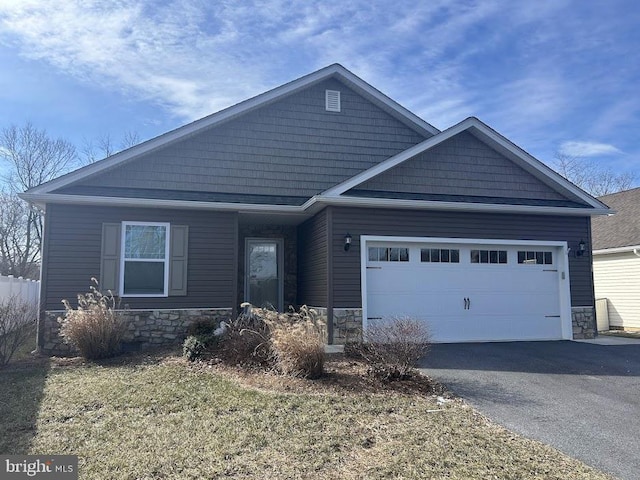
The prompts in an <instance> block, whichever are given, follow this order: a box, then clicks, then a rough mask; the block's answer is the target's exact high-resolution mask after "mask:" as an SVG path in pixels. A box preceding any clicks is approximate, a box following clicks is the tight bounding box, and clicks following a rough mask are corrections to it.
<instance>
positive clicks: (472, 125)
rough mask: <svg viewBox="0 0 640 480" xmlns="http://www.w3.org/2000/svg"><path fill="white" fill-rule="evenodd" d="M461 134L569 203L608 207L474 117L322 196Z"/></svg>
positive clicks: (354, 184) (345, 188)
mask: <svg viewBox="0 0 640 480" xmlns="http://www.w3.org/2000/svg"><path fill="white" fill-rule="evenodd" d="M462 132H469V133H471V134H472V135H474V136H475V137H477V138H479V139H480V140H482V141H483V142H484V143H486V144H488V145H489V146H491V147H492V148H494V149H495V150H496V151H498V152H500V153H501V154H503V155H504V156H506V157H507V158H509V159H510V160H512V161H513V162H515V163H516V164H517V165H519V166H520V167H522V168H523V169H524V170H526V171H527V172H529V173H530V174H532V175H534V176H535V177H536V178H538V179H539V180H541V181H542V182H543V183H545V184H547V185H549V186H550V187H551V188H553V189H555V190H556V191H558V192H560V193H562V194H564V195H565V196H567V197H568V198H570V199H575V200H579V201H581V202H583V203H584V204H586V205H587V206H589V207H592V208H594V209H596V210H600V211H601V212H600V213H604V212H602V210H607V206H606V205H605V204H604V203H602V202H600V201H599V200H597V199H596V198H594V197H592V196H591V195H589V194H588V193H586V192H585V191H583V190H582V189H580V188H579V187H577V186H576V185H574V184H573V183H571V182H570V181H568V180H567V179H565V178H564V177H562V176H561V175H559V174H558V173H556V172H555V171H553V170H552V169H551V168H549V167H547V166H546V165H545V164H544V163H542V162H540V161H539V160H537V159H536V158H534V157H533V156H532V155H530V154H528V153H527V152H525V151H524V150H522V149H521V148H520V147H518V146H517V145H515V144H514V143H513V142H511V141H510V140H508V139H507V138H505V137H503V136H502V135H500V134H499V133H498V132H496V131H495V130H493V129H492V128H490V127H489V126H488V125H486V124H485V123H483V122H481V121H480V120H479V119H477V118H476V117H469V118H467V119H465V120H463V121H462V122H460V123H458V124H456V125H454V126H452V127H450V128H448V129H446V130H444V131H442V132H440V133H439V134H437V135H434V136H433V137H430V138H428V139H427V140H425V141H424V142H421V143H419V144H417V145H415V146H413V147H411V148H408V149H406V150H405V151H403V152H401V153H399V154H397V155H395V156H393V157H391V158H389V159H388V160H385V161H384V162H381V163H379V164H377V165H375V166H373V167H371V168H369V169H368V170H365V171H364V172H362V173H360V174H358V175H355V176H353V177H351V178H350V179H348V180H347V181H345V182H342V183H341V184H339V185H336V186H335V187H332V188H330V189H329V190H327V191H325V192H324V193H323V195H324V196H327V197H337V196H341V195H343V194H345V193H347V192H348V191H349V190H351V189H352V188H354V187H357V186H358V185H361V184H363V183H365V182H366V181H368V180H370V179H372V178H374V177H376V176H378V175H380V174H382V173H385V172H387V171H389V170H390V169H392V168H394V167H396V166H398V165H400V164H402V163H403V162H406V161H408V160H410V159H412V158H414V157H415V156H416V155H419V154H421V153H423V152H426V151H428V150H430V149H432V148H434V147H436V146H438V145H441V144H442V143H443V142H445V141H447V140H449V139H451V138H453V137H455V136H456V135H459V134H461V133H462Z"/></svg>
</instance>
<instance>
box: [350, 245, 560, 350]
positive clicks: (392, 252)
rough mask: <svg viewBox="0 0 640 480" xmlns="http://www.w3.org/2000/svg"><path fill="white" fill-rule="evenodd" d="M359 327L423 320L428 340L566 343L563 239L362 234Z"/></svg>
mask: <svg viewBox="0 0 640 480" xmlns="http://www.w3.org/2000/svg"><path fill="white" fill-rule="evenodd" d="M362 242H363V246H364V248H363V249H362V251H361V252H362V253H361V254H362V266H363V271H362V279H363V281H362V301H363V318H364V322H363V324H364V328H365V331H366V328H367V325H371V324H373V323H374V322H380V321H384V320H385V319H388V318H392V317H394V316H410V317H414V318H418V319H420V320H423V321H424V322H426V323H427V324H428V326H429V328H430V330H431V333H432V336H433V340H434V341H435V342H486V341H519V340H521V341H527V340H560V339H570V338H571V334H572V332H571V313H570V303H569V282H568V280H567V279H568V277H569V276H568V271H567V268H568V267H567V261H566V257H567V248H566V244H565V243H564V242H549V243H546V242H540V241H504V240H487V239H443V238H400V237H363V238H362Z"/></svg>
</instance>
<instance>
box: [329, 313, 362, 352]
mask: <svg viewBox="0 0 640 480" xmlns="http://www.w3.org/2000/svg"><path fill="white" fill-rule="evenodd" d="M360 341H362V309H361V308H334V309H333V343H335V344H336V345H344V344H345V343H348V342H360Z"/></svg>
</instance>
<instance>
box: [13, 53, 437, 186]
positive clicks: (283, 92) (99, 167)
mask: <svg viewBox="0 0 640 480" xmlns="http://www.w3.org/2000/svg"><path fill="white" fill-rule="evenodd" d="M329 78H337V79H339V80H340V81H342V82H343V83H345V84H346V85H347V86H348V87H350V88H352V89H353V90H355V91H356V92H357V93H359V94H360V95H362V96H363V97H365V98H367V99H368V100H369V101H371V102H372V103H374V104H375V105H377V106H379V107H380V108H382V109H383V110H385V111H386V112H387V113H389V114H390V115H392V116H393V117H395V118H396V119H397V120H399V121H401V122H402V123H404V124H405V125H407V126H408V127H410V128H411V129H413V130H415V131H416V132H418V133H419V134H421V135H423V136H424V137H429V136H433V135H435V134H437V133H439V132H440V130H438V129H437V128H435V127H434V126H433V125H431V124H429V123H427V122H425V121H424V120H422V119H421V118H420V117H418V116H417V115H415V114H413V113H412V112H410V111H409V110H407V109H406V108H404V107H403V106H402V105H400V104H399V103H397V102H396V101H394V100H392V99H391V98H389V97H387V96H386V95H384V94H383V93H382V92H380V91H379V90H377V89H376V88H374V87H373V86H371V85H369V84H368V83H367V82H365V81H364V80H362V79H361V78H359V77H357V76H356V75H354V74H353V73H351V72H350V71H349V70H347V69H346V68H344V67H343V66H342V65H340V64H337V63H336V64H333V65H329V66H328V67H325V68H322V69H320V70H317V71H316V72H313V73H310V74H308V75H305V76H303V77H300V78H298V79H297V80H293V81H291V82H289V83H286V84H284V85H281V86H279V87H277V88H274V89H272V90H269V91H268V92H265V93H262V94H260V95H257V96H255V97H253V98H250V99H248V100H245V101H243V102H240V103H238V104H236V105H233V106H231V107H228V108H226V109H224V110H221V111H219V112H217V113H214V114H212V115H209V116H207V117H204V118H201V119H200V120H196V121H194V122H192V123H189V124H187V125H184V126H182V127H179V128H177V129H175V130H172V131H170V132H167V133H165V134H162V135H160V136H158V137H155V138H153V139H151V140H148V141H146V142H143V143H141V144H139V145H136V146H134V147H131V148H129V149H127V150H124V151H122V152H120V153H117V154H115V155H112V156H110V157H108V158H105V159H104V160H100V161H98V162H96V163H93V164H91V165H87V166H85V167H83V168H79V169H78V170H75V171H73V172H70V173H68V174H66V175H62V176H61V177H58V178H56V179H54V180H51V181H49V182H46V183H44V184H42V185H39V186H37V187H34V188H31V189H30V190H28V191H27V192H26V195H25V198H28V196H29V195H39V194H47V193H50V192H52V191H54V190H57V189H59V188H63V187H66V186H68V185H70V184H72V183H76V182H78V181H81V180H84V179H86V178H88V177H91V176H94V175H97V174H99V173H101V172H104V171H106V170H108V169H111V168H113V167H115V166H118V165H120V164H123V163H125V162H128V161H130V160H132V159H134V158H137V157H139V156H140V155H143V154H145V153H148V152H151V151H153V150H156V149H158V148H161V147H165V146H168V145H170V144H173V143H174V142H177V141H180V140H182V139H185V138H187V137H189V136H192V135H194V134H197V133H199V132H202V131H204V130H205V129H208V128H210V127H212V126H214V125H218V124H222V123H224V122H227V121H229V120H232V119H234V118H236V117H238V116H240V115H243V114H245V113H248V112H250V111H253V110H255V109H258V108H260V107H263V106H265V105H268V104H270V103H273V102H276V101H278V100H280V99H282V98H284V97H286V96H289V95H292V94H293V93H295V92H298V91H300V90H302V89H304V88H307V87H309V86H311V85H314V84H316V83H318V82H321V81H323V80H326V79H329Z"/></svg>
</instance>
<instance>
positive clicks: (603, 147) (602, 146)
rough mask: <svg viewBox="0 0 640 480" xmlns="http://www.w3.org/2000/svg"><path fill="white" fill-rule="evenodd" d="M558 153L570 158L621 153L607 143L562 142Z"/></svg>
mask: <svg viewBox="0 0 640 480" xmlns="http://www.w3.org/2000/svg"><path fill="white" fill-rule="evenodd" d="M560 153H563V154H565V155H569V156H571V157H599V156H604V155H613V154H620V153H622V152H621V151H620V149H618V148H617V147H615V146H613V145H610V144H608V143H597V142H577V141H572V142H564V143H563V144H562V145H560Z"/></svg>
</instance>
